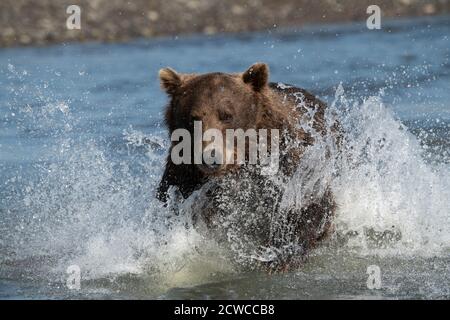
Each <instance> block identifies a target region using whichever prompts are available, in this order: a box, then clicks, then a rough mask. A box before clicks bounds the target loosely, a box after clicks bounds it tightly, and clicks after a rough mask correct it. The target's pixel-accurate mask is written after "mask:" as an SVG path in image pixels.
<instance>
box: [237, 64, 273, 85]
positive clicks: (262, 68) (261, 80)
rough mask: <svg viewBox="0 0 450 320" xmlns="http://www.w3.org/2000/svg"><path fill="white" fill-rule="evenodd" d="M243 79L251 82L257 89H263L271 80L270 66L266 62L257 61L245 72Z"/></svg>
mask: <svg viewBox="0 0 450 320" xmlns="http://www.w3.org/2000/svg"><path fill="white" fill-rule="evenodd" d="M242 80H244V82H245V83H249V84H251V85H252V87H253V89H254V90H255V91H261V89H262V88H264V87H265V86H266V85H267V82H268V81H269V66H268V65H267V64H265V63H255V64H254V65H252V66H251V67H250V68H248V69H247V71H245V72H244V74H243V75H242Z"/></svg>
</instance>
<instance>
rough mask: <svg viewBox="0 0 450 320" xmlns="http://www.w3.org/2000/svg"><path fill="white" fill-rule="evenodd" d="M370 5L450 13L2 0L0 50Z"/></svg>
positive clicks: (242, 27) (209, 0)
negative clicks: (76, 10)
mask: <svg viewBox="0 0 450 320" xmlns="http://www.w3.org/2000/svg"><path fill="white" fill-rule="evenodd" d="M371 4H377V5H378V6H379V7H380V8H381V10H382V17H383V18H386V17H410V16H423V15H436V14H448V13H450V0H430V1H424V0H378V1H374V0H250V1H239V0H229V1H223V0H165V1H164V0H129V1H124V0H39V1H35V0H2V1H1V2H0V47H9V46H21V45H45V44H52V43H61V42H71V41H92V40H96V41H109V42H113V41H126V40H129V39H133V38H137V37H156V36H168V35H180V34H190V33H203V34H215V33H224V32H243V31H256V30H264V29H268V28H276V27H294V26H302V25H305V24H311V23H335V22H344V21H358V20H365V19H366V18H367V17H368V14H367V13H366V9H367V7H368V6H369V5H371ZM69 5H78V6H79V7H80V8H81V29H80V30H76V29H75V30H69V29H68V28H67V27H66V19H67V18H68V16H69V15H68V14H67V13H66V9H67V7H68V6H69Z"/></svg>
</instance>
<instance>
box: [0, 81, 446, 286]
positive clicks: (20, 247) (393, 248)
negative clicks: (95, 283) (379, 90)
mask: <svg viewBox="0 0 450 320" xmlns="http://www.w3.org/2000/svg"><path fill="white" fill-rule="evenodd" d="M27 110H28V109H27ZM330 110H332V111H333V115H334V116H336V115H337V116H338V119H339V121H340V123H341V125H342V129H343V132H344V147H343V152H342V156H340V157H339V158H337V159H338V160H336V161H332V162H327V164H326V165H325V166H318V165H317V164H318V163H325V162H323V161H321V160H323V157H324V150H325V149H324V148H323V146H321V145H320V144H317V145H315V146H313V147H311V148H310V149H308V150H307V152H306V153H305V161H304V163H303V164H302V167H301V168H299V170H298V171H297V174H296V175H294V177H293V179H292V180H291V181H290V182H289V183H288V184H287V188H286V190H290V191H289V192H287V193H286V194H285V196H284V198H283V199H282V203H283V205H286V206H287V205H292V204H294V205H299V204H301V203H303V201H304V199H301V195H302V194H307V193H308V192H306V190H315V192H317V188H316V187H317V182H318V181H319V182H320V181H322V182H323V181H328V182H329V183H330V184H331V187H332V190H333V192H334V193H335V195H336V200H337V202H338V204H339V209H338V213H337V216H336V220H335V230H336V232H335V236H334V239H333V240H332V242H331V244H332V245H333V244H338V246H337V248H338V249H337V250H344V251H346V252H351V253H352V254H356V255H371V254H380V255H389V254H395V255H398V254H405V255H417V254H419V255H422V254H423V255H442V254H445V253H446V252H448V247H449V243H450V238H449V235H450V232H449V231H450V222H449V213H450V209H449V202H448V199H450V186H449V181H450V179H449V178H450V172H449V167H448V166H447V165H445V160H443V161H442V162H441V164H438V165H430V164H429V163H427V162H426V161H425V160H424V159H423V157H422V154H423V151H424V146H423V145H421V144H420V141H419V140H418V139H417V138H416V137H415V136H413V135H412V134H411V133H410V132H409V131H408V129H407V128H406V127H405V126H404V125H403V124H402V123H401V122H400V121H398V120H396V119H395V117H394V116H393V115H392V113H391V112H390V111H389V109H388V108H386V107H385V106H384V105H383V102H382V100H381V97H370V98H368V99H366V100H364V101H363V102H362V103H358V102H354V101H349V100H347V99H346V97H345V94H344V92H343V89H342V87H339V88H338V90H337V92H336V98H335V101H334V102H333V104H332V105H331V108H330ZM33 114H35V115H33ZM27 116H29V117H36V118H35V121H30V120H28V121H27V123H35V124H36V128H39V126H42V125H45V129H46V131H48V130H52V128H56V130H54V131H53V135H54V136H53V138H54V141H55V143H54V144H53V147H52V148H50V149H51V151H50V153H49V154H47V155H46V157H45V161H40V162H37V163H36V164H35V165H34V170H35V171H36V172H37V179H36V180H31V178H30V181H27V179H26V177H22V188H21V192H20V194H21V195H20V196H19V197H18V198H17V199H15V203H14V205H12V206H11V207H13V208H14V210H9V211H8V212H3V213H2V215H9V218H7V217H5V221H9V222H8V223H7V225H6V226H5V227H4V228H3V230H2V244H3V247H4V248H6V249H4V250H5V252H6V253H2V254H3V257H2V259H3V260H4V261H5V260H10V261H19V260H24V259H28V258H30V257H52V258H51V260H52V261H56V263H55V264H54V267H53V272H56V273H64V270H65V268H66V267H67V266H68V265H71V264H77V265H79V266H80V268H81V269H82V270H83V276H84V277H85V278H86V279H98V278H103V277H117V276H120V275H122V274H146V275H151V276H155V277H158V278H159V279H161V278H163V279H164V280H163V282H165V283H170V284H171V285H173V282H174V281H177V283H190V281H191V282H192V281H194V282H195V281H199V282H201V281H204V279H205V278H204V277H199V270H201V273H202V274H207V275H209V274H215V273H216V272H217V271H218V270H219V271H223V272H232V270H233V267H234V266H232V265H230V264H229V263H226V261H227V259H228V256H227V252H225V251H222V248H221V247H222V246H220V245H218V244H217V243H216V242H215V241H214V240H213V239H208V238H205V237H204V236H203V235H202V234H199V233H198V232H197V231H196V229H195V228H193V226H192V221H191V217H190V214H191V213H192V204H193V203H194V202H195V201H196V200H195V199H196V198H195V197H198V196H199V194H198V193H197V194H195V195H194V197H192V198H191V199H188V200H187V201H185V202H184V203H183V204H182V205H181V206H180V207H179V208H178V210H179V212H178V214H177V212H176V211H174V206H168V207H164V206H163V205H162V204H161V203H160V202H159V201H157V200H155V199H154V193H155V187H156V186H157V184H158V182H159V178H160V175H161V172H162V167H163V164H164V157H165V155H164V152H160V149H161V148H162V149H164V148H166V147H167V146H166V145H165V144H164V142H163V141H164V140H165V139H164V137H163V136H162V134H158V133H155V134H153V135H150V136H148V135H146V134H144V133H142V132H140V131H138V130H134V129H133V128H129V129H127V130H124V136H123V137H122V140H121V141H122V145H124V146H126V152H125V153H124V154H121V153H120V150H119V151H118V150H116V149H115V147H111V146H110V145H108V143H106V144H102V141H98V140H94V139H88V140H87V141H86V140H83V139H81V138H80V139H77V138H76V137H74V136H73V134H72V133H73V129H74V128H75V127H76V123H77V121H76V119H75V117H74V116H73V115H72V113H71V111H70V106H69V105H67V104H64V103H57V104H48V105H45V106H44V108H42V109H41V111H40V112H38V113H33V112H31V111H29V110H28V111H27ZM61 117H62V118H63V119H64V120H63V121H61ZM61 123H63V126H61ZM31 129H32V128H31ZM75 129H76V128H75ZM111 149H112V150H111ZM119 149H120V148H119ZM116 153H119V155H117V154H116ZM49 159H51V161H49ZM306 169H311V170H309V171H308V170H306ZM336 171H339V174H338V175H336ZM306 173H307V175H305V174H306ZM11 183H16V181H14V182H11ZM242 214H243V213H242V212H239V211H236V210H235V211H234V212H230V217H234V218H235V219H237V220H239V219H242ZM251 216H252V213H249V215H248V218H251ZM246 217H247V216H246ZM241 221H242V220H241ZM230 230H232V231H236V232H231V233H228V234H227V239H226V241H229V242H230V243H231V244H232V245H231V246H230V248H231V250H232V251H234V252H233V253H234V254H235V256H237V257H238V258H241V261H245V260H248V259H250V260H254V259H267V258H268V259H270V255H272V254H273V252H272V251H270V248H261V247H258V246H254V245H253V243H252V242H251V241H247V240H248V239H246V238H245V237H242V235H241V234H239V232H238V231H239V229H236V228H234V229H233V228H231V229H230ZM242 248H246V250H245V251H242ZM238 260H239V259H238ZM208 264H209V266H208ZM199 265H201V266H203V269H201V268H198V266H199ZM177 275H178V277H177Z"/></svg>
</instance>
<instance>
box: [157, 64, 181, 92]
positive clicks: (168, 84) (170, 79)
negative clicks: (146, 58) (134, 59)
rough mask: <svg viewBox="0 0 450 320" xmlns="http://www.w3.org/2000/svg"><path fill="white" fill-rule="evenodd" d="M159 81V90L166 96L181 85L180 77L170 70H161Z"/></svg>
mask: <svg viewBox="0 0 450 320" xmlns="http://www.w3.org/2000/svg"><path fill="white" fill-rule="evenodd" d="M159 80H160V81H161V88H162V89H164V90H165V91H166V92H167V93H168V94H173V93H175V91H176V90H177V88H178V87H179V86H180V85H181V76H180V75H179V74H178V73H177V72H176V71H175V70H173V69H171V68H163V69H161V70H159Z"/></svg>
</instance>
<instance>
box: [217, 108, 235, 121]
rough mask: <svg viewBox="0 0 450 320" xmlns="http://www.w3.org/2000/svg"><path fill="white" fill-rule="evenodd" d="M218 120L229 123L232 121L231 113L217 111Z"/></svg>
mask: <svg viewBox="0 0 450 320" xmlns="http://www.w3.org/2000/svg"><path fill="white" fill-rule="evenodd" d="M219 120H220V121H231V120H233V116H232V115H231V113H229V112H227V111H224V110H220V111H219Z"/></svg>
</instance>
